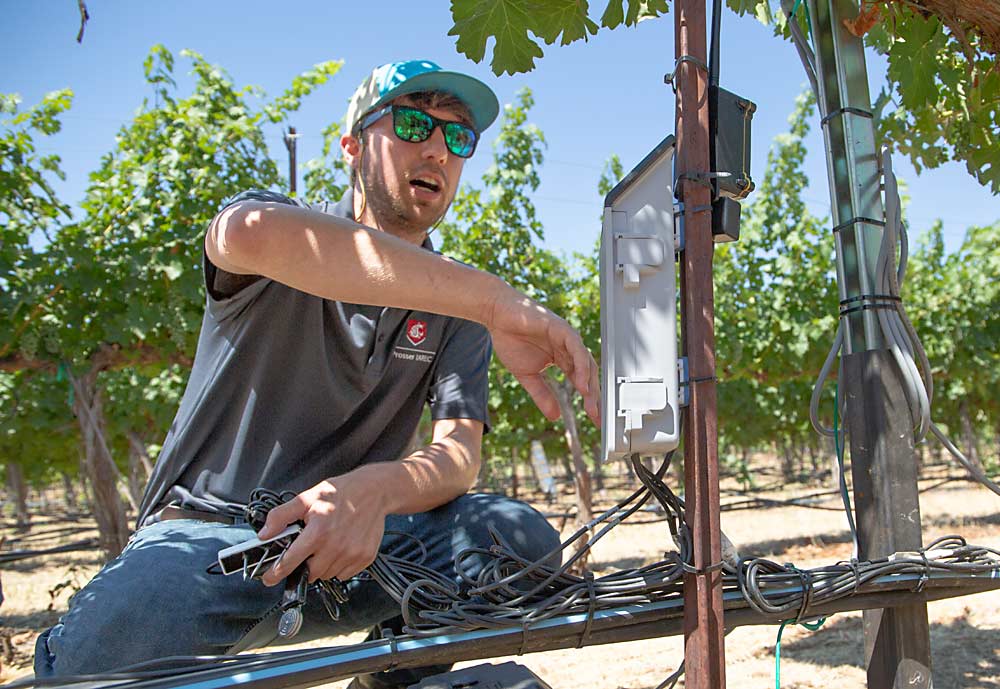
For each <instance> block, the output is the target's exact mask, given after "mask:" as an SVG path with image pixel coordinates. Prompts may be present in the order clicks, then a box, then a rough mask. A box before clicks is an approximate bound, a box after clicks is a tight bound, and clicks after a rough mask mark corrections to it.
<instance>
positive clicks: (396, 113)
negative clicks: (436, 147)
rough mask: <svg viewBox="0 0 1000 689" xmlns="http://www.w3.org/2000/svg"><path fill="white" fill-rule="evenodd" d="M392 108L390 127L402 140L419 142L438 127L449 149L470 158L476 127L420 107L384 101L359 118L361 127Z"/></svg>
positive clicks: (378, 118)
mask: <svg viewBox="0 0 1000 689" xmlns="http://www.w3.org/2000/svg"><path fill="white" fill-rule="evenodd" d="M389 112H392V130H393V131H394V132H395V133H396V136H397V137H399V138H400V139H401V140H403V141H409V142H411V143H419V142H421V141H427V139H429V138H431V134H433V133H434V130H435V129H436V128H438V127H441V131H442V132H444V144H445V146H447V147H448V150H449V151H450V152H451V153H453V154H454V155H457V156H458V157H459V158H471V157H472V154H473V153H475V152H476V143H477V142H478V141H479V134H477V133H476V130H475V129H473V128H472V127H470V126H469V125H467V124H463V123H462V122H453V121H449V120H441V119H438V118H437V117H434V116H433V115H430V114H428V113H426V112H424V111H423V110H418V109H417V108H411V107H409V106H407V105H387V106H386V107H384V108H382V109H381V110H376V111H375V112H373V113H371V114H369V115H367V116H366V117H365V118H364V119H362V120H361V125H360V126H359V129H360V130H363V129H367V128H368V127H370V126H372V125H373V124H375V123H376V122H377V121H378V120H380V119H382V118H383V117H384V116H385V115H386V114H388V113H389Z"/></svg>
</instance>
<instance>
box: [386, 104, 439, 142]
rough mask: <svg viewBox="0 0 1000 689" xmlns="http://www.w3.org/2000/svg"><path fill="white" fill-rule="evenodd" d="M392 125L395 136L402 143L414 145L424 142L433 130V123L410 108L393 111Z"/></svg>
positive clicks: (421, 113)
mask: <svg viewBox="0 0 1000 689" xmlns="http://www.w3.org/2000/svg"><path fill="white" fill-rule="evenodd" d="M392 114H393V118H392V123H393V126H394V127H395V129H396V136H398V137H399V138H400V139H402V140H403V141H411V142H414V143H417V142H420V141H426V140H427V138H428V137H429V136H430V135H431V132H432V131H433V130H434V122H433V121H432V120H431V118H430V117H428V116H427V114H426V113H423V112H420V111H419V110H413V109H411V108H397V109H395V110H393V113H392Z"/></svg>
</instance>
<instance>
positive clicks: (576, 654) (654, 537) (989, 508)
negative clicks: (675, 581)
mask: <svg viewBox="0 0 1000 689" xmlns="http://www.w3.org/2000/svg"><path fill="white" fill-rule="evenodd" d="M938 483H939V480H927V481H925V482H922V484H921V485H922V487H923V488H925V489H929V490H927V491H926V492H925V493H923V495H922V497H921V511H922V522H923V528H924V542H925V543H929V542H930V541H931V540H932V539H934V538H937V537H938V536H943V535H946V534H953V533H954V534H960V535H962V536H965V537H966V539H967V540H968V541H969V542H971V543H976V544H979V545H986V546H991V547H993V548H1000V498H997V497H996V496H994V495H992V494H991V493H989V492H988V491H986V490H985V489H983V488H979V487H976V486H974V485H973V484H970V483H967V482H964V481H953V482H950V483H946V484H944V485H936V484H938ZM727 487H728V488H729V489H730V490H725V488H727ZM735 488H736V486H735V484H732V485H729V486H724V497H723V502H724V503H727V502H729V503H733V502H736V501H738V500H739V499H741V498H740V497H739V496H738V495H737V494H736V493H735ZM815 490H816V488H815V487H813V488H808V487H805V486H801V485H799V486H797V487H795V489H792V490H780V489H778V488H775V489H774V490H771V491H764V492H760V491H758V492H755V493H754V495H755V496H757V497H766V498H771V499H776V500H782V499H788V498H789V497H790V496H792V495H803V494H806V493H810V492H814V491H815ZM621 492H622V491H621V490H616V491H606V492H604V493H603V494H602V493H599V494H598V495H597V500H598V502H599V504H600V505H601V506H605V505H608V506H609V505H610V504H611V502H612V500H613V499H615V498H616V497H619V495H620V494H621ZM571 504H572V496H569V495H564V496H561V497H560V500H559V502H558V503H557V504H556V505H554V506H553V505H544V504H542V505H539V508H540V509H542V510H543V511H548V512H558V511H561V510H563V509H568V508H569V506H570V505H571ZM817 504H818V505H822V506H827V507H836V506H838V505H839V501H838V498H837V497H836V496H832V495H831V496H828V497H824V498H822V499H820V500H819V501H818V502H817ZM636 517H638V519H636V520H635V521H636V522H644V523H636V524H629V523H628V522H626V523H625V524H623V525H621V526H620V527H618V528H617V529H615V530H614V531H613V532H612V533H611V534H610V535H609V536H608V537H607V538H606V539H604V540H603V541H601V542H600V543H598V544H597V545H596V547H595V548H594V552H593V554H592V557H591V560H590V567H591V569H592V570H593V571H594V573H595V574H597V575H600V574H605V573H608V572H610V571H613V570H616V569H622V568H627V567H635V566H639V565H641V564H644V563H648V562H651V561H654V560H657V559H660V558H661V552H662V551H663V550H665V549H668V548H670V547H671V546H670V537H669V533H668V531H667V527H666V523H665V522H662V521H654V520H653V515H645V516H640V515H636ZM561 521H562V520H559V519H556V522H557V523H558V522H561ZM722 522H723V530H724V531H725V532H726V533H727V534H728V535H729V537H730V538H731V539H732V540H733V541H734V542H735V543H736V544H737V546H738V547H739V549H740V551H741V552H742V553H743V554H745V555H747V554H752V555H758V556H762V557H768V558H770V559H773V560H775V561H778V562H794V563H795V564H796V565H798V566H800V567H810V566H816V565H819V564H824V563H830V562H835V561H838V560H841V559H846V558H849V557H850V556H851V543H850V534H849V532H848V530H847V523H846V520H845V518H844V516H843V514H842V513H838V512H835V511H821V510H816V509H807V508H803V507H792V506H771V507H766V508H756V509H748V510H739V511H727V512H724V513H723V515H722ZM570 526H571V525H567V526H566V528H565V529H564V533H565V534H567V535H568V533H569V532H570V530H571V528H570ZM70 527H75V528H87V527H90V528H91V529H92V522H90V521H89V520H86V519H80V520H78V521H67V519H66V518H65V517H57V516H51V517H36V518H35V519H34V521H33V523H32V526H31V529H30V530H29V531H28V532H18V533H15V532H14V531H13V530H11V529H10V528H5V529H4V530H3V531H2V532H0V533H2V534H3V536H5V537H7V538H8V543H7V544H6V545H5V546H3V549H4V550H12V549H18V550H20V549H25V548H34V547H52V546H53V545H57V544H59V543H68V542H73V541H78V540H80V539H82V538H86V537H88V536H93V535H94V531H93V530H83V531H63V532H61V533H57V534H53V533H52V532H54V531H55V530H57V529H67V528H70ZM46 534H50V535H48V536H46ZM11 541H13V542H11ZM0 552H2V551H0ZM98 566H99V559H98V556H97V554H96V553H94V552H92V551H91V552H88V551H83V552H70V553H63V554H54V555H46V556H42V557H36V558H32V559H28V560H21V561H19V562H15V563H11V564H8V565H3V566H2V584H3V593H4V595H5V596H6V600H5V602H4V603H3V607H2V609H0V652H2V658H3V669H2V673H0V681H3V682H7V681H10V680H13V679H15V678H18V677H22V676H26V675H29V674H30V672H31V669H30V658H31V653H32V649H33V645H34V640H35V638H36V637H37V635H38V633H39V632H40V631H41V630H42V629H44V628H46V627H47V626H48V625H51V624H52V623H54V622H55V621H56V619H57V618H58V616H59V614H60V613H61V612H62V611H63V610H65V608H66V604H67V600H68V597H69V595H70V594H71V593H72V592H73V591H74V590H75V589H76V588H78V587H79V586H81V585H82V584H83V583H85V582H86V581H87V579H89V577H90V576H91V575H92V574H93V573H94V572H96V570H97V568H98ZM929 617H930V620H931V644H932V649H933V666H934V667H933V670H934V685H935V686H936V687H939V688H940V689H978V688H982V687H1000V592H991V593H984V594H977V595H975V596H967V597H963V598H955V599H951V600H946V601H940V602H936V603H931V604H930V605H929ZM776 634H777V627H775V626H760V627H743V628H740V629H737V630H735V631H734V632H732V633H731V634H730V635H729V636H728V637H727V640H726V673H727V686H728V687H730V688H731V689H743V688H747V689H749V688H750V687H753V688H755V689H759V688H760V687H767V686H772V685H773V683H774V671H775V668H774V644H775V637H776ZM362 637H363V634H357V635H353V636H351V637H338V638H331V639H329V640H325V641H324V642H323V643H322V644H317V643H314V644H309V645H310V646H313V647H315V646H319V645H342V644H346V643H354V642H357V641H360V640H361V638H362ZM508 659H514V660H516V661H517V662H520V663H522V664H524V665H526V666H528V667H529V668H531V669H532V670H533V671H534V672H536V673H537V674H538V675H539V676H540V677H542V678H543V679H544V680H545V681H546V682H548V683H549V684H550V685H551V686H552V687H553V689H584V688H586V689H596V688H602V689H626V688H627V689H652V688H653V687H656V686H657V685H658V684H659V683H660V682H661V681H662V680H663V678H664V677H666V676H667V675H669V674H670V673H671V672H672V671H673V670H674V668H675V667H676V666H677V665H678V664H679V663H680V662H681V660H682V659H683V639H682V638H680V637H667V638H660V639H653V640H647V641H637V642H630V643H621V644H613V645H607V646H598V647H588V648H584V649H580V650H576V649H574V650H563V651H551V652H546V653H536V654H531V655H526V656H521V657H519V658H504V659H497V660H496V661H493V662H502V661H503V660H508ZM478 662H482V661H477V662H476V663H465V665H469V664H477V663H478ZM781 679H782V682H781V686H782V687H784V688H785V689H792V688H798V689H807V688H817V687H864V686H865V671H864V650H863V634H862V627H861V614H860V613H846V614H841V615H837V616H835V617H833V618H831V619H829V620H828V621H827V622H826V624H825V625H824V626H823V627H822V628H821V629H820V630H819V631H817V632H810V631H807V630H806V629H804V628H800V627H794V626H789V627H787V628H786V629H785V633H784V636H783V640H782V666H781ZM346 685H347V682H346V681H343V682H337V683H333V684H330V685H328V686H330V687H345V686H346ZM678 686H679V687H682V686H684V683H683V680H682V681H681V682H680V683H679V684H678Z"/></svg>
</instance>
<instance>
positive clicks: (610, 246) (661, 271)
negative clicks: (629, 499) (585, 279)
mask: <svg viewBox="0 0 1000 689" xmlns="http://www.w3.org/2000/svg"><path fill="white" fill-rule="evenodd" d="M673 161H674V137H673V136H668V137H667V138H666V139H664V140H663V141H661V142H660V143H659V144H658V145H657V146H656V148H654V149H653V150H652V151H651V152H650V153H649V155H647V156H646V157H645V158H644V159H643V160H642V162H640V163H639V164H638V165H637V166H636V167H635V169H633V170H632V171H631V172H629V173H628V175H626V176H625V179H623V180H622V181H621V182H620V183H619V184H618V186H616V187H615V188H614V189H612V190H611V191H610V192H609V193H608V195H607V197H605V200H604V223H603V228H602V232H601V260H600V278H601V368H602V380H601V384H602V395H603V409H602V415H603V419H602V421H603V423H602V431H601V433H602V442H601V445H602V452H601V455H602V458H603V459H604V460H605V461H608V460H612V459H619V458H623V457H627V456H628V455H632V454H640V455H657V454H663V453H665V452H668V451H670V450H672V449H674V448H676V447H677V445H678V443H679V441H680V431H679V427H678V426H679V424H678V420H679V415H678V385H677V378H678V373H677V269H676V265H675V256H674V252H675V245H676V240H675V237H674V204H673Z"/></svg>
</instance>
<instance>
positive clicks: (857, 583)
mask: <svg viewBox="0 0 1000 689" xmlns="http://www.w3.org/2000/svg"><path fill="white" fill-rule="evenodd" d="M850 565H851V571H852V572H854V591H852V592H851V595H857V593H858V590H859V589H860V588H861V572H860V571H859V570H858V558H856V557H852V558H851V562H850Z"/></svg>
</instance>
